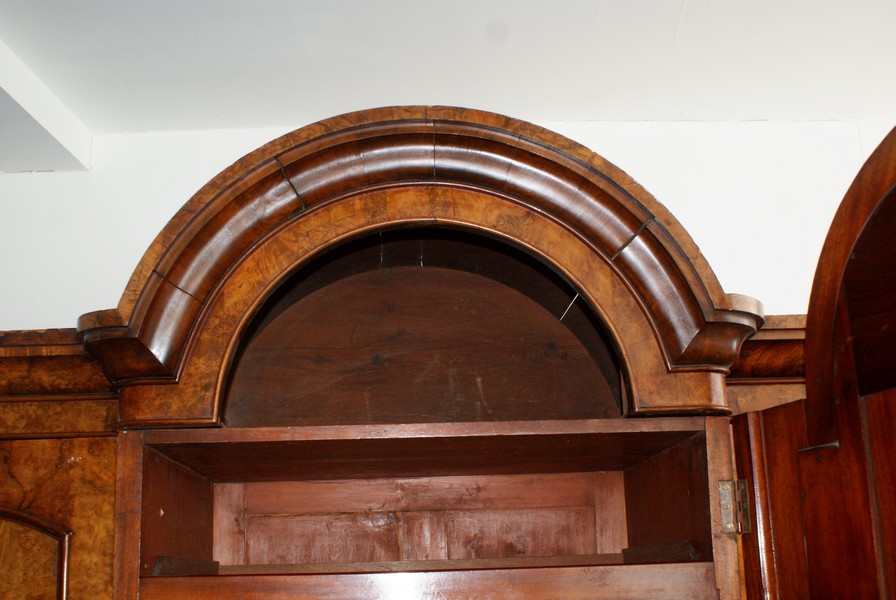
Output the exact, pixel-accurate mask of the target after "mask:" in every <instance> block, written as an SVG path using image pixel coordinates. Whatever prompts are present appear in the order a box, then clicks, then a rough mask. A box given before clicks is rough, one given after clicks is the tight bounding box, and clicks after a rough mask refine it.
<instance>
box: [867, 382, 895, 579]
mask: <svg viewBox="0 0 896 600" xmlns="http://www.w3.org/2000/svg"><path fill="white" fill-rule="evenodd" d="M861 407H862V421H863V429H864V434H865V440H866V441H865V444H866V453H867V462H868V471H869V474H870V477H871V483H872V485H871V491H872V499H871V500H872V505H871V510H872V518H873V521H874V527H875V530H876V535H875V546H876V556H877V563H878V569H879V571H880V573H879V575H878V577H879V579H880V581H881V595H882V596H883V597H892V594H894V593H896V452H894V451H893V432H894V431H896V390H888V391H885V392H881V393H878V394H874V395H872V396H869V397H866V398H863V400H862V405H861Z"/></svg>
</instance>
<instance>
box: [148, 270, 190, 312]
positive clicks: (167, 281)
mask: <svg viewBox="0 0 896 600" xmlns="http://www.w3.org/2000/svg"><path fill="white" fill-rule="evenodd" d="M152 272H153V273H155V274H156V275H158V276H159V277H160V278H161V279H162V281H164V282H165V283H167V284H168V285H170V286H172V287H174V289H176V290H179V291H181V292H183V293H185V294H186V295H187V296H189V297H190V298H192V299H193V300H195V301H196V302H198V303H199V304H202V300H200V299H199V298H197V297H196V296H194V295H193V294H191V293H190V292H188V291H187V290H185V289H184V288H182V287H180V286H179V285H177V284H176V283H174V282H173V281H171V280H170V279H168V278H167V277H166V276H165V275H162V274H161V273H159V272H158V271H156V270H155V269H153V270H152Z"/></svg>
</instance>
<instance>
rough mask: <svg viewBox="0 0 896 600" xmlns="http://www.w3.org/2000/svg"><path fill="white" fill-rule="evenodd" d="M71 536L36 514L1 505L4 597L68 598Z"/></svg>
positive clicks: (0, 572) (0, 579)
mask: <svg viewBox="0 0 896 600" xmlns="http://www.w3.org/2000/svg"><path fill="white" fill-rule="evenodd" d="M70 536H71V533H70V532H68V531H65V530H64V529H62V528H61V527H58V526H57V525H54V524H52V523H48V522H46V521H44V520H42V519H39V518H38V517H35V516H34V515H31V514H28V513H25V512H21V511H19V510H16V509H13V508H4V507H0V583H2V590H0V591H2V595H3V597H4V598H14V597H15V598H28V599H29V600H30V599H33V600H65V598H66V592H67V587H68V553H69V538H70Z"/></svg>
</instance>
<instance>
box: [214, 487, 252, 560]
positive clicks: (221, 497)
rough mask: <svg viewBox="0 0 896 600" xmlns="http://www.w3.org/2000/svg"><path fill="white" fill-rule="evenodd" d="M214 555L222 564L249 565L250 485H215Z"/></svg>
mask: <svg viewBox="0 0 896 600" xmlns="http://www.w3.org/2000/svg"><path fill="white" fill-rule="evenodd" d="M214 497H215V501H214V516H213V525H212V537H213V541H212V558H213V559H214V560H216V561H218V562H219V563H221V564H222V565H244V564H246V529H245V518H246V484H245V483H217V484H215V486H214Z"/></svg>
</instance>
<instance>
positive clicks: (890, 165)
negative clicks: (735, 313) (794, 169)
mask: <svg viewBox="0 0 896 600" xmlns="http://www.w3.org/2000/svg"><path fill="white" fill-rule="evenodd" d="M894 184H896V133H894V132H890V134H888V135H887V136H886V137H885V138H884V140H883V141H882V142H881V144H880V146H878V148H877V149H876V150H875V151H874V152H873V153H872V155H871V156H870V157H869V158H868V160H867V161H866V162H865V164H864V165H863V166H862V169H861V170H860V171H859V173H858V175H857V176H856V178H855V180H854V181H853V183H852V185H851V186H850V188H849V190H848V191H847V192H846V195H845V196H844V198H843V202H842V203H841V204H840V207H839V208H838V209H837V214H836V215H834V220H833V222H832V223H831V227H830V230H829V231H828V236H827V238H826V239H825V243H824V246H823V247H822V250H821V256H820V257H819V260H818V269H817V270H816V272H815V280H814V282H813V284H812V294H811V296H810V300H809V312H808V315H807V322H806V373H807V379H806V420H807V425H808V435H809V443H810V444H811V445H820V444H826V443H831V442H834V441H836V440H837V437H838V433H837V422H836V420H837V418H836V412H837V408H836V406H837V404H838V403H839V400H840V399H838V397H837V394H836V392H835V390H836V388H837V382H836V379H837V377H838V374H837V363H838V358H837V352H838V351H839V350H838V348H840V347H841V345H842V343H843V339H842V338H840V337H838V333H837V325H836V320H837V319H838V318H839V317H838V315H839V314H840V311H841V310H842V308H841V307H840V304H841V303H843V302H844V301H845V300H846V301H848V298H849V297H850V296H852V297H854V298H855V297H856V296H857V295H858V296H862V295H864V294H869V293H870V294H871V295H870V297H871V298H872V299H873V298H874V297H875V292H874V291H873V290H874V289H875V288H876V287H878V286H885V288H887V287H891V286H892V281H893V277H892V272H891V271H892V268H891V266H890V261H886V260H885V259H884V262H883V264H878V265H877V267H878V268H872V272H871V273H868V274H867V275H866V276H867V277H870V278H871V279H870V281H869V282H868V284H869V285H868V287H867V288H865V289H860V288H862V286H856V285H853V286H851V289H850V291H848V292H846V295H844V293H843V292H844V286H845V285H846V283H847V281H848V277H847V271H848V270H850V265H851V264H852V262H853V253H854V251H855V250H856V248H857V245H858V246H859V247H860V248H861V245H860V244H859V240H860V238H862V237H863V232H864V231H865V230H866V228H867V227H868V225H869V222H870V223H872V224H874V223H878V225H873V226H872V228H871V231H872V238H869V240H871V239H876V240H877V244H878V245H879V244H880V243H883V247H882V248H880V249H875V248H873V247H872V248H869V249H868V251H865V252H862V255H863V256H864V258H865V260H866V261H874V258H875V256H874V253H875V252H880V253H881V259H883V257H884V256H889V255H890V254H891V252H890V246H891V244H892V239H893V234H892V225H884V223H888V222H890V221H889V220H888V219H881V220H880V221H879V222H878V221H877V220H876V216H875V215H876V213H877V211H878V210H879V209H881V208H883V207H885V206H887V205H890V204H892V193H891V190H892V187H893V185H894ZM887 210H891V209H887ZM879 226H882V227H883V231H878V232H877V233H874V231H876V230H877V229H878V227H879ZM887 232H888V233H887ZM872 246H873V244H872ZM867 266H868V267H874V262H869V263H868V264H867ZM852 273H853V275H852V276H851V277H853V278H856V277H860V276H861V268H859V269H856V270H854V271H852ZM886 295H889V292H886ZM873 310H874V313H868V314H862V313H861V312H860V313H858V314H855V315H854V317H853V318H859V319H863V318H865V317H871V316H872V315H873V314H875V313H877V312H879V310H880V309H879V308H874V309H873ZM881 316H883V317H884V318H885V319H886V318H887V317H886V316H885V314H881ZM847 318H849V317H847ZM890 322H892V317H890ZM860 331H861V328H860ZM863 335H864V336H865V337H867V335H870V334H863ZM889 337H891V336H889ZM887 338H888V336H883V337H882V338H879V339H880V340H882V341H885V342H886V340H887ZM863 339H864V338H863ZM871 343H872V344H873V342H871ZM886 343H889V342H886ZM860 346H861V343H860ZM880 350H881V352H882V354H883V355H891V354H892V351H888V350H887V347H886V346H884V347H881V348H880ZM862 353H863V357H867V356H870V355H873V354H874V348H873V345H872V346H871V347H869V348H868V351H864V350H863V351H862ZM872 361H873V362H872V363H869V367H865V366H861V367H860V368H861V369H866V368H871V367H870V365H871V364H877V358H873V357H872ZM874 369H875V371H877V370H879V369H880V367H874ZM892 372H893V369H889V373H890V374H892ZM872 387H874V388H878V389H880V385H878V384H874V385H872Z"/></svg>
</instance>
